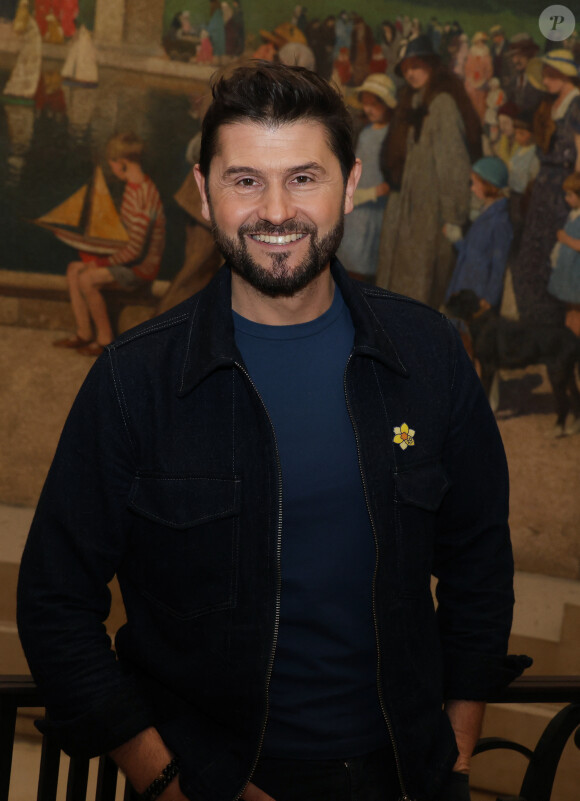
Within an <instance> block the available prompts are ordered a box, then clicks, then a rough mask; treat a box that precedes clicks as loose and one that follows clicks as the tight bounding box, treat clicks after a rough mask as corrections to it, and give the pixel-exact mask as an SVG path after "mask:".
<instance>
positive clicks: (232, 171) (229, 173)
mask: <svg viewBox="0 0 580 801" xmlns="http://www.w3.org/2000/svg"><path fill="white" fill-rule="evenodd" d="M308 171H310V172H318V173H324V172H326V170H325V169H324V167H322V165H320V164H319V163H318V162H317V161H308V162H307V163H306V164H297V165H296V166H295V167H289V168H288V169H287V170H285V171H284V172H285V174H286V175H293V174H295V173H298V172H308ZM247 173H250V174H251V175H258V176H262V175H263V173H262V171H261V170H260V169H258V168H257V167H236V166H233V167H228V169H227V170H226V171H225V172H224V173H223V176H222V177H223V178H233V177H235V176H236V175H242V174H247Z"/></svg>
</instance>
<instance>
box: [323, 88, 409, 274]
mask: <svg viewBox="0 0 580 801" xmlns="http://www.w3.org/2000/svg"><path fill="white" fill-rule="evenodd" d="M358 97H359V100H360V103H361V105H362V108H363V111H364V113H365V116H366V118H367V120H368V125H367V126H366V127H365V128H363V130H362V131H361V132H360V135H359V139H358V143H357V147H356V155H357V158H360V159H361V161H362V165H363V166H362V174H361V177H360V181H359V184H358V188H357V190H356V191H355V194H354V209H353V210H352V212H351V213H350V214H349V215H348V216H347V217H346V218H345V226H344V237H343V239H342V243H341V245H340V247H339V249H338V252H337V256H338V258H339V259H340V260H341V262H342V264H343V265H344V267H345V268H346V270H347V271H348V272H349V273H350V275H351V276H353V277H354V278H359V279H360V280H363V281H372V279H373V276H374V274H375V272H376V269H377V259H378V255H379V241H380V235H381V225H382V221H383V213H384V210H385V205H386V202H387V195H388V192H389V186H388V184H386V183H385V180H384V178H383V175H382V172H381V168H380V163H379V154H380V152H381V147H382V145H383V141H384V139H385V137H386V135H387V132H388V130H389V121H390V119H391V116H392V113H393V109H394V108H395V106H396V105H397V100H396V97H395V84H394V83H393V81H392V80H391V79H390V78H389V77H388V75H378V74H376V75H369V76H368V78H367V79H366V81H365V82H364V83H363V85H362V86H360V87H359V88H358Z"/></svg>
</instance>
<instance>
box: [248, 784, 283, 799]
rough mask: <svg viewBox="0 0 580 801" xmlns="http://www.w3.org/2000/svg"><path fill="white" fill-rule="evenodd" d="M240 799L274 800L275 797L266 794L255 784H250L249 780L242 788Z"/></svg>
mask: <svg viewBox="0 0 580 801" xmlns="http://www.w3.org/2000/svg"><path fill="white" fill-rule="evenodd" d="M242 799H243V801H276V799H275V798H272V796H271V795H268V793H265V792H264V791H263V790H260V788H259V787H256V785H255V784H252V782H250V783H249V784H248V786H247V787H246V789H245V790H244V794H243V795H242Z"/></svg>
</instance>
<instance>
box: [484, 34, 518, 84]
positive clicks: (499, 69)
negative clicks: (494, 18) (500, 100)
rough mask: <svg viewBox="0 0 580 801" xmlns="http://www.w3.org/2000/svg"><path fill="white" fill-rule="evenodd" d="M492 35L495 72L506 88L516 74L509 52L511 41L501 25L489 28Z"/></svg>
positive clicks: (495, 75)
mask: <svg viewBox="0 0 580 801" xmlns="http://www.w3.org/2000/svg"><path fill="white" fill-rule="evenodd" d="M489 35H490V37H491V42H492V45H491V48H490V49H491V55H492V59H493V74H494V77H495V78H499V80H500V82H501V85H502V88H505V87H506V86H507V85H508V83H509V81H510V79H511V78H512V77H513V74H514V65H513V62H512V60H511V58H510V56H509V54H508V48H509V43H508V41H507V39H506V38H505V33H504V30H503V28H502V27H501V25H492V26H491V28H490V29H489Z"/></svg>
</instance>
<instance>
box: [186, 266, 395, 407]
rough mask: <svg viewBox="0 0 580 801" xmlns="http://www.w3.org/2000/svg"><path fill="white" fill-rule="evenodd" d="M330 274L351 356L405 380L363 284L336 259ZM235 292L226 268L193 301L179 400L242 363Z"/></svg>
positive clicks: (393, 348) (228, 270)
mask: <svg viewBox="0 0 580 801" xmlns="http://www.w3.org/2000/svg"><path fill="white" fill-rule="evenodd" d="M331 272H332V275H333V278H334V280H335V281H336V284H337V286H338V287H339V289H340V291H341V293H342V296H343V298H344V301H345V303H346V304H347V306H348V308H349V310H350V313H351V316H352V320H353V324H354V327H355V341H354V351H353V353H354V354H358V355H361V356H367V357H370V358H375V359H377V360H378V361H380V362H382V363H383V364H384V365H385V366H386V367H388V368H389V369H391V370H393V371H394V372H396V373H398V374H399V375H402V376H405V377H406V376H407V370H406V368H405V366H404V365H403V363H402V361H401V359H400V358H399V355H398V354H397V351H396V350H395V347H394V345H393V344H392V342H391V340H390V339H389V337H388V335H387V333H386V331H385V330H384V328H383V326H382V325H381V323H380V321H379V319H378V318H377V316H376V315H375V313H374V311H373V309H372V308H371V306H370V304H369V301H368V300H367V298H366V296H365V293H364V291H363V288H362V285H360V284H358V282H357V281H353V280H352V279H351V278H349V277H348V275H347V273H346V271H345V269H344V267H343V266H342V265H341V264H340V262H339V261H338V260H337V259H333V260H332V263H331ZM231 294H232V281H231V270H230V268H229V267H228V265H227V264H226V265H224V266H223V267H222V268H221V269H220V270H219V271H218V273H217V275H216V276H215V277H214V278H213V279H212V281H211V282H210V283H209V284H208V285H207V287H206V288H205V289H203V290H202V291H201V292H199V293H198V294H197V295H196V296H195V298H194V299H193V308H192V310H191V313H190V319H189V328H188V332H187V338H186V348H185V354H184V359H183V367H182V370H181V375H180V380H179V386H178V392H177V394H178V395H179V396H184V395H186V394H187V393H188V392H190V391H191V390H192V389H194V388H195V387H196V386H197V385H198V384H200V383H201V382H202V381H203V380H204V379H205V378H206V377H207V376H209V375H210V374H211V373H213V372H215V371H216V370H220V369H223V368H231V367H232V366H233V365H234V364H235V363H236V362H238V363H240V364H242V363H243V360H242V356H241V354H240V352H239V350H238V348H237V347H236V342H235V336H234V323H233V317H232V310H231V309H232V302H231Z"/></svg>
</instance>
